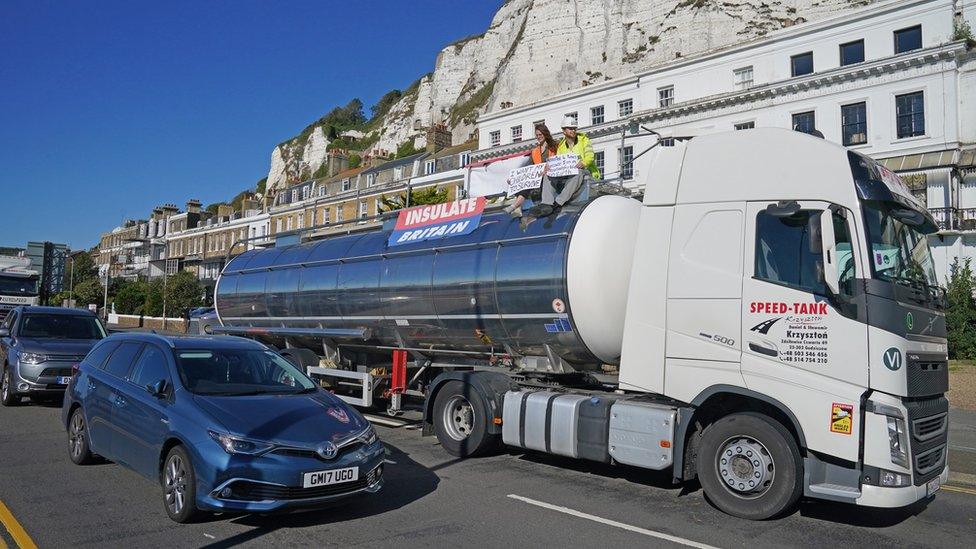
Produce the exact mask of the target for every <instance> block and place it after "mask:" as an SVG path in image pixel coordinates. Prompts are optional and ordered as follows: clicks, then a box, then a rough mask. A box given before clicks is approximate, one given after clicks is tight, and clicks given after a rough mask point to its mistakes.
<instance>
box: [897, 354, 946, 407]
mask: <svg viewBox="0 0 976 549" xmlns="http://www.w3.org/2000/svg"><path fill="white" fill-rule="evenodd" d="M906 358H907V360H906V361H905V369H906V371H905V374H906V375H907V376H908V396H909V397H923V396H935V395H941V394H944V393H945V392H946V391H948V390H949V363H948V361H947V360H946V356H945V355H944V354H928V353H911V352H910V353H907V354H906Z"/></svg>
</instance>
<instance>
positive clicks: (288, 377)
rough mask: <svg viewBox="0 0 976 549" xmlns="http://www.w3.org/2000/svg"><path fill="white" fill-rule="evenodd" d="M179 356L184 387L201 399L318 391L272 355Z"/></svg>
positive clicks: (212, 352) (195, 353)
mask: <svg viewBox="0 0 976 549" xmlns="http://www.w3.org/2000/svg"><path fill="white" fill-rule="evenodd" d="M176 356H177V363H178V366H179V373H180V379H181V380H182V381H183V386H184V387H186V388H187V389H188V390H189V391H190V392H193V393H196V394H200V395H222V396H242V395H260V394H295V393H305V392H312V391H314V390H315V388H316V385H315V383H314V382H313V381H312V380H311V379H309V378H308V377H307V376H306V375H305V374H304V373H302V371H301V370H299V369H298V368H296V367H295V366H294V365H292V363H290V362H288V361H287V360H285V359H284V358H282V357H281V356H280V355H278V354H276V353H273V352H271V351H262V350H253V349H208V350H180V351H177V353H176Z"/></svg>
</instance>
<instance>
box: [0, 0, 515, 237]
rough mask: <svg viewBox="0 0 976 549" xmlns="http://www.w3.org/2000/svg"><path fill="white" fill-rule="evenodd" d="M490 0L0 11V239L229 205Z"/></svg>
mask: <svg viewBox="0 0 976 549" xmlns="http://www.w3.org/2000/svg"><path fill="white" fill-rule="evenodd" d="M501 3H502V2H501V0H417V1H411V2H404V1H399V0H388V1H379V0H373V1H368V0H359V1H356V2H334V1H320V2H314V1H301V2H298V1H295V2H260V1H255V0H251V1H241V2H230V1H193V2H184V1H170V2H161V3H149V2H136V1H130V2H122V1H103V0H100V1H97V2H40V1H34V0H27V1H21V0H4V1H3V2H0V246H24V245H25V244H26V242H27V241H28V240H50V241H53V242H64V243H67V244H68V245H69V246H71V247H72V248H73V249H81V248H88V247H90V246H92V245H94V244H97V242H98V238H99V234H100V233H102V232H104V231H107V230H110V229H111V228H112V227H114V226H116V225H118V224H119V223H120V222H121V221H122V220H123V219H124V218H126V217H130V218H143V217H146V216H147V215H148V214H149V212H150V210H151V209H152V207H153V206H155V205H157V204H161V203H165V202H173V203H176V204H177V205H178V206H180V207H181V208H182V207H183V203H184V202H185V201H186V200H187V199H188V198H198V199H200V200H201V201H202V202H203V203H204V204H208V203H211V202H217V201H220V200H225V199H230V198H231V197H232V196H233V195H235V194H236V193H238V192H239V191H241V190H244V189H246V188H248V187H251V186H253V185H254V184H255V183H256V182H257V180H258V179H261V178H262V177H264V176H265V175H267V171H268V167H269V162H270V158H271V150H272V148H273V147H274V146H275V145H276V144H277V143H279V142H281V141H283V140H285V139H287V138H289V137H291V136H293V135H295V134H297V133H298V132H299V131H301V129H302V128H303V127H305V126H306V125H307V124H309V123H310V122H312V121H314V120H315V119H317V118H318V117H320V116H321V115H323V114H325V113H326V112H327V111H328V110H329V109H330V108H332V107H333V106H336V105H342V104H345V103H346V102H347V101H349V100H350V99H351V98H353V97H359V98H361V99H362V100H363V103H364V104H365V105H366V114H367V115H368V114H369V106H370V105H372V104H374V103H375V102H376V100H377V99H378V98H379V97H380V96H381V95H382V94H384V93H385V92H387V91H389V90H390V89H393V88H400V89H403V88H406V87H407V86H408V85H409V84H410V83H411V82H412V81H413V80H415V79H416V78H417V77H419V76H420V75H422V74H425V73H427V72H429V71H431V70H433V68H434V60H435V57H436V55H437V52H438V51H439V50H440V49H441V48H442V47H443V46H445V45H446V44H448V43H450V42H452V41H454V40H456V39H458V38H462V37H464V36H468V35H470V34H475V33H480V32H483V31H484V30H485V29H486V28H487V27H488V24H489V23H490V21H491V17H492V15H493V14H494V12H495V10H496V9H497V8H498V6H499V5H501Z"/></svg>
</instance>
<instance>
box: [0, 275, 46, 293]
mask: <svg viewBox="0 0 976 549" xmlns="http://www.w3.org/2000/svg"><path fill="white" fill-rule="evenodd" d="M0 295H29V296H35V295H37V279H36V278H23V277H19V276H0Z"/></svg>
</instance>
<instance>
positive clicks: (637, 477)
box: [0, 405, 976, 549]
mask: <svg viewBox="0 0 976 549" xmlns="http://www.w3.org/2000/svg"><path fill="white" fill-rule="evenodd" d="M59 414H60V409H59V408H58V407H56V406H51V405H28V406H21V407H16V408H0V519H3V523H4V525H5V526H6V528H5V529H0V548H3V547H4V545H6V546H9V547H17V546H18V545H19V546H20V547H25V545H24V544H23V543H20V542H22V541H23V538H22V537H21V536H20V534H17V533H16V532H17V528H16V527H17V526H20V527H22V528H23V533H24V535H27V536H29V538H30V539H32V540H33V541H34V542H36V543H37V545H38V546H39V547H93V546H97V547H122V546H125V547H163V546H166V547H173V546H178V547H236V546H255V547H257V546H261V547H266V546H286V545H287V546H295V545H300V546H317V547H338V546H343V547H381V546H382V547H388V546H397V545H404V544H408V545H409V546H411V547H414V546H420V547H458V546H469V547H479V548H481V547H488V548H491V547H499V548H505V549H510V548H512V547H523V546H525V547H541V546H546V547H549V546H556V547H559V546H572V547H578V546H590V547H637V546H643V547H646V546H652V547H708V546H714V547H736V546H748V547H749V548H750V549H753V548H757V547H777V548H779V547H824V546H828V547H829V546H834V547H854V546H899V547H900V546H913V547H916V546H917V547H962V546H969V543H971V542H972V539H973V538H974V536H976V513H974V512H973V511H974V508H976V507H974V505H976V490H971V489H967V488H957V487H953V486H947V487H944V488H943V490H942V491H941V492H939V493H938V494H937V495H936V496H935V498H934V499H931V500H927V501H923V502H919V503H918V504H916V505H914V506H911V507H908V508H904V509H894V510H887V509H870V508H861V507H855V506H851V505H843V504H836V503H829V502H820V501H805V500H804V501H801V503H800V505H799V506H798V508H797V510H796V511H795V512H793V513H792V514H790V515H788V516H786V517H784V518H781V519H777V520H771V521H765V522H749V521H743V520H739V519H735V518H733V517H730V516H728V515H725V514H723V513H721V512H719V511H717V510H716V509H715V508H713V507H712V506H711V505H710V504H709V503H708V501H707V500H706V498H704V497H703V495H702V493H701V490H700V489H698V488H697V486H694V485H691V486H686V487H676V486H673V485H672V484H671V482H670V478H669V475H668V474H666V473H656V472H651V471H646V470H640V469H634V468H627V467H610V466H604V465H599V464H590V463H585V462H577V461H571V460H566V459H562V458H557V457H551V456H546V455H541V454H533V453H522V452H505V453H500V454H497V455H494V456H490V457H485V458H478V459H470V460H458V459H455V458H453V457H451V456H449V455H448V454H447V453H446V452H444V451H443V450H442V449H441V448H440V446H439V445H438V444H437V442H436V439H434V438H432V437H421V436H420V432H419V431H418V430H417V429H416V425H406V426H400V427H398V428H390V427H386V426H384V425H383V424H388V423H389V422H388V421H383V424H379V425H378V426H377V430H378V432H379V434H380V437H381V438H382V440H383V441H384V442H385V444H386V446H387V448H388V452H389V455H388V466H387V469H386V475H387V484H386V486H385V488H384V489H383V491H381V492H380V493H379V494H376V495H374V496H368V497H361V498H358V499H354V500H347V501H344V502H341V503H339V504H335V505H333V506H332V507H330V508H327V509H323V510H318V511H314V512H305V513H295V514H288V515H272V516H260V515H245V516H229V515H221V516H212V517H210V518H208V519H206V520H204V521H202V522H199V523H196V524H190V525H178V524H175V523H172V522H170V521H169V519H167V518H166V514H165V512H164V511H163V503H162V494H161V490H160V487H159V486H157V485H156V484H155V483H153V482H150V481H148V480H145V479H143V478H142V477H140V476H138V475H136V474H135V473H132V472H130V471H128V470H126V469H124V468H122V467H120V466H117V465H115V464H112V463H103V464H98V465H92V466H87V467H79V466H75V465H73V464H72V463H71V462H70V460H69V459H68V455H67V436H66V434H65V432H64V429H63V428H62V427H61V425H60V423H59V421H58V418H59ZM962 415H963V416H967V414H962ZM954 416H955V414H954ZM963 419H964V420H966V421H968V419H970V417H969V416H967V417H965V418H963ZM961 425H964V424H961ZM962 431H963V434H962V435H961V438H959V439H958V440H956V441H954V444H958V445H959V446H960V447H961V448H963V447H968V445H969V444H970V442H964V441H968V440H970V439H968V438H962V437H966V436H972V435H974V434H976V432H974V431H969V430H968V429H965V428H963V429H962ZM967 434H968V435H967ZM957 455H963V456H965V455H966V454H965V451H963V453H962V454H957ZM4 509H7V510H8V511H9V513H8V514H6V515H5V514H4V512H3V511H4ZM8 515H9V516H8ZM5 517H6V518H5ZM11 519H12V520H11ZM11 525H13V526H14V527H12V526H11ZM27 546H29V545H27Z"/></svg>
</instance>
